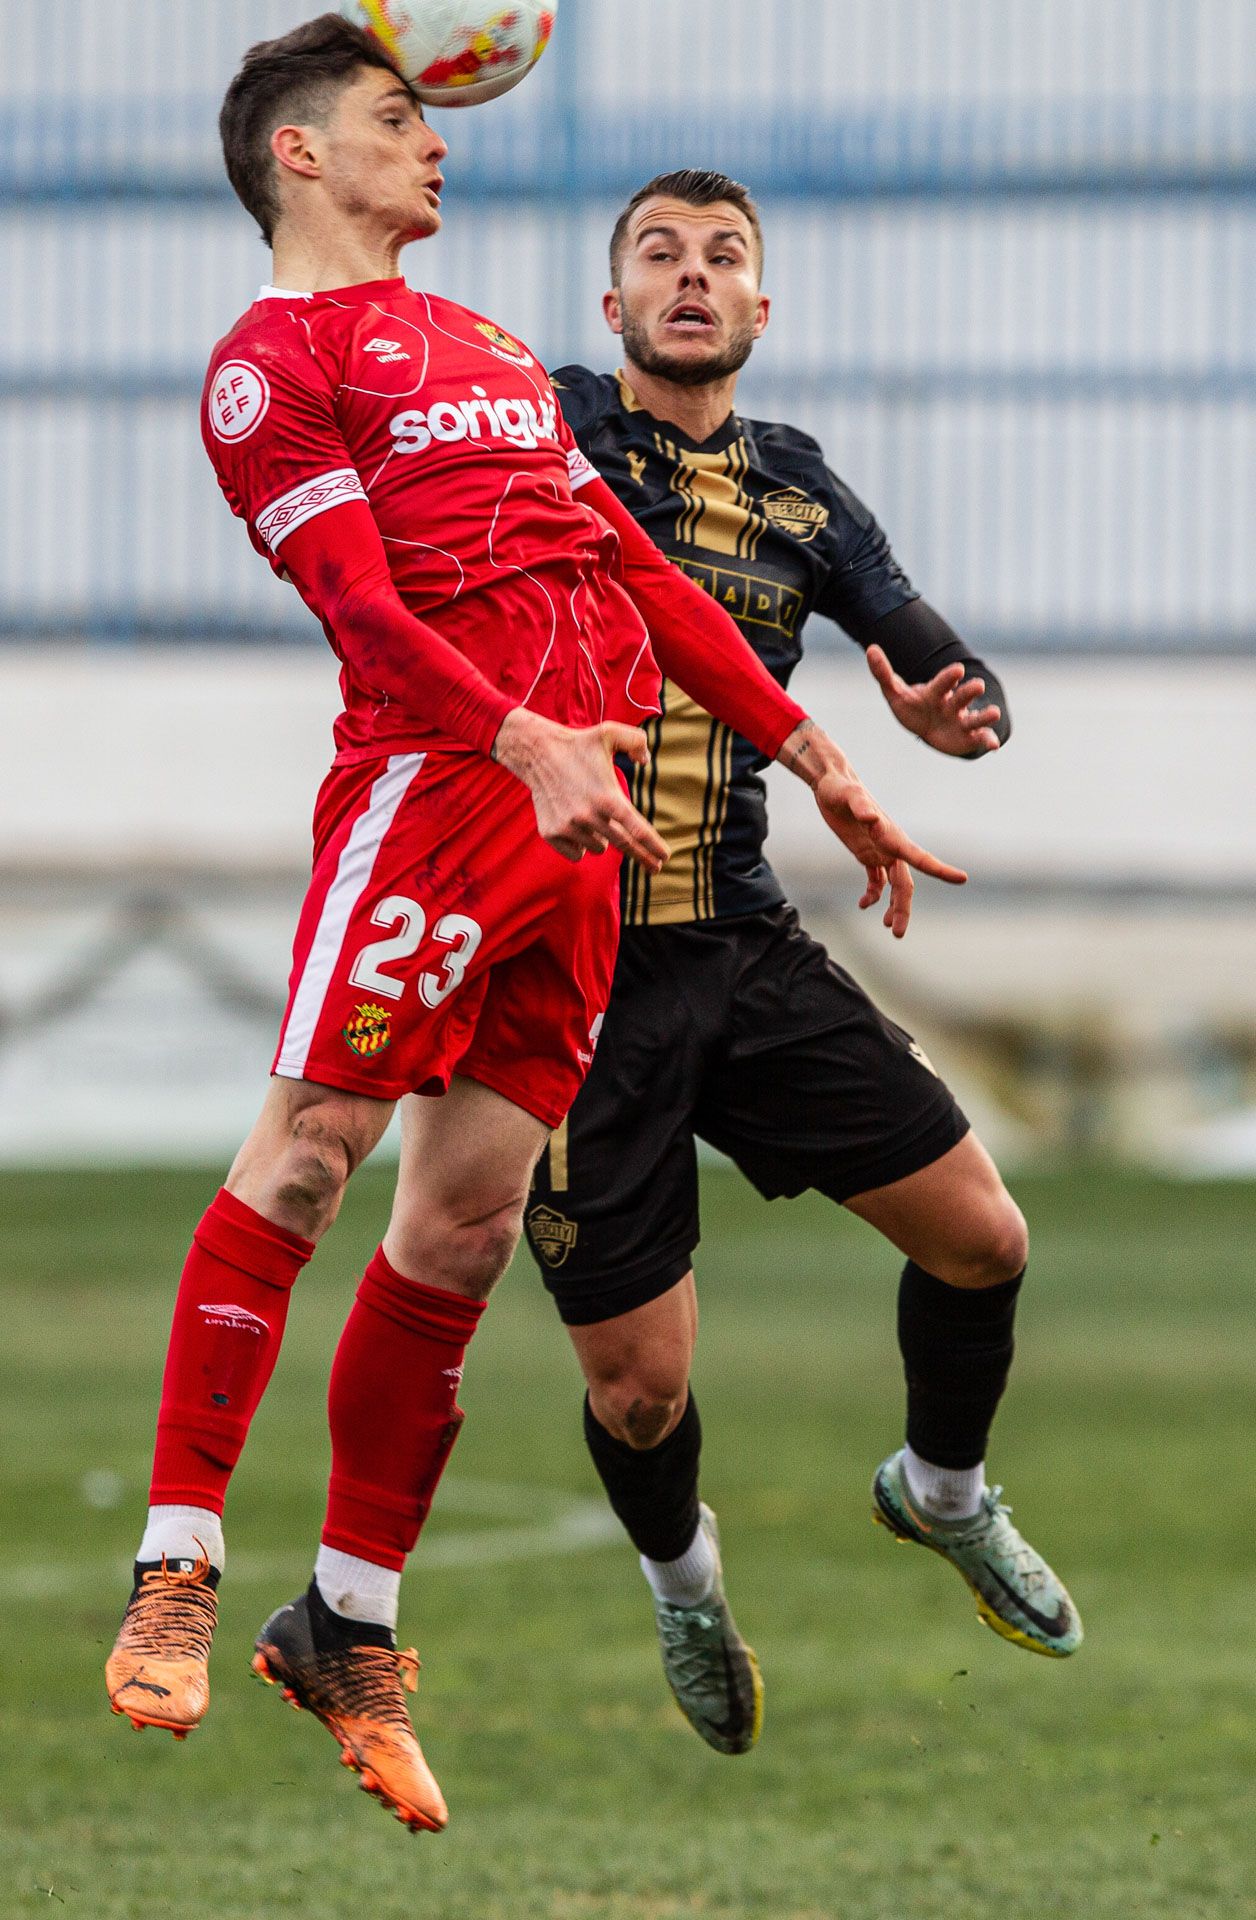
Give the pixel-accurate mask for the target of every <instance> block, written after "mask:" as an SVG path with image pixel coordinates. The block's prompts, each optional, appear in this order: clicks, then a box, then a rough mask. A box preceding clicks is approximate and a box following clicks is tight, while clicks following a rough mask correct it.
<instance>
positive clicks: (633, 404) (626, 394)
mask: <svg viewBox="0 0 1256 1920" xmlns="http://www.w3.org/2000/svg"><path fill="white" fill-rule="evenodd" d="M615 384H616V385H617V387H618V388H619V404H620V406H621V407H622V408H623V410H624V412H625V413H639V414H643V415H644V417H645V418H646V419H647V420H653V421H654V424H655V426H656V427H657V428H658V429H659V431H660V433H662V434H663V436H664V437H665V438H666V439H668V440H671V441H673V442H674V443H675V445H676V446H678V447H685V448H686V449H687V450H688V451H689V452H690V453H724V452H726V451H727V449H728V448H729V447H731V446H732V445H733V444H734V442H736V441H737V440H739V439H740V438H741V435H742V424H741V420H740V418H739V416H738V415H737V414H736V413H730V414H729V416H728V418H727V420H726V421H725V422H724V424H723V426H722V427H717V428H716V429H715V432H714V433H713V434H712V435H711V437H710V439H709V440H691V439H690V438H689V436H688V434H687V433H683V432H682V431H681V429H680V428H679V427H678V426H677V425H676V424H675V422H674V421H671V420H658V419H655V416H654V415H653V414H652V413H649V412H647V410H646V408H645V407H643V406H642V404H641V402H640V400H638V398H637V396H636V394H635V393H634V392H633V390H632V388H631V387H630V386H629V384H628V376H627V374H626V373H625V372H624V369H623V368H622V367H617V368H616V369H615Z"/></svg>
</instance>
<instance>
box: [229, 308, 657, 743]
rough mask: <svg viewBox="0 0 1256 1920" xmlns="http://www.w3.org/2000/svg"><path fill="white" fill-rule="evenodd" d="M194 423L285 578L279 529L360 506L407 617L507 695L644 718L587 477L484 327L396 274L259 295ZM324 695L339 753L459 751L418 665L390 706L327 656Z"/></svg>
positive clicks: (535, 370)
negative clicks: (404, 693)
mask: <svg viewBox="0 0 1256 1920" xmlns="http://www.w3.org/2000/svg"><path fill="white" fill-rule="evenodd" d="M202 432H203V435H204V439H205V445H206V448H207V449H208V452H209V455H210V458H211V460H212V461H213V463H214V468H215V471H216V472H217V475H218V480H219V484H220V485H221V487H222V490H223V492H224V493H225V495H226V497H227V500H228V502H229V504H230V506H231V509H232V511H233V513H235V514H237V515H238V516H239V517H240V518H241V519H243V520H244V521H246V522H247V524H248V528H249V533H250V536H251V538H252V541H253V544H254V546H255V547H256V548H257V549H258V551H259V552H260V553H262V554H264V555H265V556H266V558H267V559H268V560H269V561H270V564H271V566H272V567H273V568H274V569H275V571H276V573H278V574H279V575H280V576H281V577H282V576H283V572H284V561H283V544H284V541H285V539H286V538H287V537H288V536H289V535H290V534H292V533H293V532H295V530H296V529H297V528H298V527H301V526H304V525H305V524H306V523H307V522H308V521H310V520H312V519H314V518H315V517H316V516H317V515H319V514H322V513H325V512H327V511H329V510H330V509H331V508H333V507H337V506H340V505H341V504H343V503H345V502H348V501H365V502H366V503H367V504H368V505H369V507H370V509H371V512H372V514H373V516H374V519H375V522H376V525H377V526H378V528H379V531H380V534H381V535H382V537H383V541H384V546H385V551H386V554H387V559H388V567H389V571H390V573H391V575H392V580H393V584H394V585H395V587H396V589H397V592H398V594H399V595H400V597H401V600H402V601H403V603H404V605H405V607H406V608H407V609H408V611H409V612H410V613H412V614H414V615H416V616H417V617H418V618H420V619H421V620H423V621H424V622H425V623H426V624H427V625H428V626H430V627H431V628H433V629H435V631H436V632H437V633H438V634H439V635H440V637H441V638H442V639H443V640H445V641H447V642H448V643H449V644H450V645H451V646H453V647H455V648H456V649H457V650H458V651H459V652H460V653H461V654H463V655H464V656H465V657H466V659H467V660H468V661H470V662H471V664H472V665H473V666H474V667H476V668H477V669H478V670H479V672H480V673H481V674H482V675H483V676H484V678H485V679H486V680H487V681H489V682H490V684H491V685H492V686H493V687H494V688H497V689H499V690H500V692H501V693H502V694H503V695H504V696H505V697H506V698H507V699H508V700H509V702H510V704H511V705H524V706H527V707H529V708H531V709H532V711H533V712H536V713H541V714H544V715H545V716H546V717H548V718H550V719H553V720H558V721H561V722H563V723H564V724H566V725H568V726H592V725H596V724H597V723H598V722H599V721H602V720H627V721H630V722H633V723H636V722H639V721H640V720H642V719H643V718H644V717H646V716H647V715H649V714H651V713H654V712H656V711H657V707H658V698H657V696H658V687H659V676H658V671H657V669H656V667H655V664H654V660H653V657H652V655H651V652H650V647H649V640H648V636H647V634H646V629H645V626H644V624H643V622H642V619H641V616H640V614H639V613H638V612H637V610H636V607H635V606H634V605H633V602H632V601H631V600H630V599H629V597H628V595H627V593H626V592H625V591H624V589H623V587H622V586H621V585H620V584H619V578H618V576H619V573H620V546H619V540H618V538H617V536H616V534H615V533H614V532H613V531H612V530H611V529H610V528H609V527H608V525H607V523H606V521H605V520H604V519H603V518H602V517H601V515H600V514H598V513H596V512H595V511H594V510H593V509H592V508H590V507H585V506H582V505H581V504H580V502H579V500H578V498H577V494H578V491H579V489H580V488H581V487H582V486H584V485H586V484H587V483H588V482H590V481H593V480H596V478H597V475H596V473H595V471H594V469H593V468H592V467H591V466H590V465H589V463H588V461H587V460H586V459H585V457H584V455H583V454H582V453H581V452H580V450H579V448H578V447H577V446H576V443H575V440H574V438H573V436H572V434H571V432H570V429H569V428H568V426H567V424H566V422H565V420H564V419H563V417H562V413H561V411H560V409H559V405H558V401H557V399H556V398H555V395H554V391H553V389H552V387H551V386H550V383H549V380H548V378H547V376H546V374H545V371H544V369H543V368H542V367H541V366H540V365H539V364H538V362H537V361H536V359H535V358H534V357H533V355H532V354H531V353H530V352H529V351H528V349H527V347H525V346H524V345H523V344H522V343H521V342H520V341H518V340H516V339H514V338H513V337H512V336H511V335H510V334H508V333H505V332H504V331H503V330H502V329H501V328H500V327H498V326H495V325H494V324H493V322H492V321H489V320H485V319H483V318H481V316H480V315H478V314H475V313H471V312H469V311H468V310H467V309H466V308H465V307H459V306H456V305H455V304H454V303H453V302H452V301H449V300H442V299H439V298H438V297H436V296H435V295H432V294H427V293H417V292H413V291H412V290H411V289H410V288H409V287H408V286H407V285H406V283H405V281H404V280H381V281H373V282H369V283H367V284H364V285H362V286H356V287H345V288H341V289H339V290H337V291H335V292H332V293H317V294H309V295H307V294H291V293H279V292H276V291H274V290H266V291H265V292H264V293H263V295H262V297H261V298H260V299H259V300H258V301H257V302H256V303H255V304H254V305H253V306H252V307H250V309H249V311H248V312H247V313H246V314H245V315H244V316H243V318H242V319H240V320H239V321H237V323H236V325H235V326H234V327H233V328H232V330H231V332H230V333H229V334H227V335H226V337H225V338H224V339H223V340H222V341H220V342H219V344H218V346H217V347H216V348H215V350H214V353H213V356H212V358H211V361H210V368H209V375H208V378H207V380H206V383H205V392H204V396H203V402H202ZM326 631H327V637H328V639H329V640H330V642H331V644H332V646H333V648H335V649H336V651H337V653H338V654H339V653H340V651H341V650H340V648H339V647H338V646H337V639H336V634H335V632H334V631H333V630H332V629H331V627H330V626H327V627H326ZM341 690H342V694H343V698H344V706H345V711H344V713H343V714H342V715H341V717H340V718H339V720H338V721H337V723H336V745H337V748H338V750H339V756H338V757H339V758H340V759H341V760H357V759H362V758H365V757H368V756H373V755H378V754H381V753H389V754H391V753H395V752H397V751H398V750H399V749H407V750H408V749H413V748H416V747H418V748H422V747H426V746H434V745H446V746H448V745H450V744H455V743H453V742H451V740H450V736H449V735H448V734H447V733H445V732H442V730H441V729H440V727H439V726H437V725H436V723H435V722H434V721H432V720H430V719H428V718H426V717H425V713H424V698H423V685H422V670H421V666H420V665H419V664H418V663H417V662H416V684H415V688H414V699H413V702H411V703H407V705H406V707H405V708H404V709H403V708H402V707H401V706H400V705H398V704H397V703H396V702H395V701H390V700H389V699H388V697H387V695H386V694H385V693H383V692H381V690H380V689H378V688H373V687H372V686H370V685H369V684H367V683H366V681H365V680H364V679H363V678H361V677H360V670H359V671H358V672H355V670H354V669H353V668H352V667H351V666H350V665H349V664H348V663H347V662H344V660H343V656H342V672H341ZM458 744H460V743H458Z"/></svg>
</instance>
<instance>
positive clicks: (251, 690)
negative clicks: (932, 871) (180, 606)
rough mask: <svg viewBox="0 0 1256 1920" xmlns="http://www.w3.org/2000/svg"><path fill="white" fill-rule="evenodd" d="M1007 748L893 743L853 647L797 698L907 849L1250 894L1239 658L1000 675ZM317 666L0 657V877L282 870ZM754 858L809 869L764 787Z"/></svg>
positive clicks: (1252, 672) (807, 841) (318, 653)
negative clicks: (956, 752)
mask: <svg viewBox="0 0 1256 1920" xmlns="http://www.w3.org/2000/svg"><path fill="white" fill-rule="evenodd" d="M1007 683H1008V692H1009V697H1010V700H1011V703H1012V711H1013V716H1014V720H1015V728H1016V731H1015V734H1014V737H1013V740H1012V742H1011V744H1010V746H1009V747H1008V749H1007V751H1006V752H1005V753H1003V754H1002V755H999V756H995V757H994V758H991V759H989V760H986V761H984V762H982V763H981V764H979V765H969V764H967V763H963V762H956V761H949V760H947V759H945V758H943V757H941V756H939V755H937V754H934V753H931V752H929V751H928V749H926V748H923V747H921V746H920V745H919V744H918V743H917V742H916V741H915V740H913V739H911V738H910V737H909V736H908V735H906V734H904V733H902V731H901V730H900V729H898V728H897V727H896V726H895V724H894V722H893V720H892V719H891V717H890V715H889V714H888V711H886V710H885V708H884V706H883V703H882V701H881V696H880V694H879V692H878V690H877V688H876V687H875V685H874V684H873V682H872V680H871V678H870V676H869V675H868V674H867V672H866V669H865V668H864V666H863V663H862V659H861V657H860V656H859V654H858V653H857V652H856V650H855V649H854V648H851V649H850V651H849V653H848V654H847V655H845V656H839V657H838V658H836V659H832V658H828V657H825V658H820V659H817V660H814V661H812V662H810V663H808V664H806V665H805V666H804V668H803V670H802V672H801V673H800V675H799V678H798V680H797V682H796V689H797V691H798V694H799V697H800V698H801V699H802V700H803V701H804V702H805V703H806V704H807V705H808V706H809V707H810V708H811V710H812V711H814V712H815V713H816V715H817V716H818V717H820V718H822V719H823V721H824V723H825V724H826V725H827V727H828V728H829V731H830V732H832V733H833V734H834V735H835V736H836V737H837V738H838V739H839V740H840V741H842V742H843V744H844V745H845V746H846V747H847V748H848V750H849V752H850V753H851V755H852V758H853V759H854V761H855V764H856V765H857V766H858V768H859V770H860V772H861V773H862V775H863V776H864V778H865V779H866V780H867V781H868V782H869V784H870V785H871V786H872V788H873V790H874V791H875V792H876V793H877V795H878V797H879V798H881V799H882V800H883V802H884V803H885V805H887V806H888V807H890V809H891V810H892V811H893V812H895V813H896V814H897V815H898V817H899V818H900V819H901V820H902V821H903V822H904V823H905V824H909V825H910V826H911V828H912V829H913V831H914V832H915V833H916V835H917V837H919V838H924V839H926V840H928V841H930V842H932V843H934V844H936V845H937V847H938V848H939V850H940V851H943V852H945V853H946V854H947V855H948V856H950V857H953V858H955V859H957V860H960V861H962V862H966V863H968V864H969V865H970V866H971V868H972V870H973V873H974V875H975V876H980V874H981V872H982V871H983V870H989V871H991V872H995V873H1003V874H1009V873H1011V874H1025V873H1027V874H1031V875H1032V874H1034V873H1040V874H1041V875H1043V877H1044V879H1045V878H1046V877H1048V876H1050V875H1059V876H1062V877H1070V876H1078V875H1082V874H1090V875H1094V876H1103V875H1105V874H1108V875H1111V876H1112V878H1113V879H1114V880H1120V879H1129V878H1136V879H1140V880H1147V881H1152V882H1154V881H1155V880H1157V879H1161V878H1162V879H1164V880H1165V881H1166V882H1170V883H1172V882H1198V881H1200V880H1201V879H1209V880H1215V882H1216V884H1217V886H1218V889H1219V890H1224V888H1225V887H1226V886H1227V885H1228V884H1230V883H1232V882H1235V881H1237V882H1239V883H1242V884H1245V885H1247V886H1248V887H1256V746H1254V745H1253V743H1254V742H1256V664H1253V663H1246V662H1245V663H1234V664H1215V663H1214V664H1205V665H1193V664H1191V663H1190V662H1164V663H1153V662H1148V661H1146V660H1135V661H1131V662H1129V663H1128V664H1123V665H1118V666H1113V665H1110V664H1104V665H1091V664H1087V663H1085V662H1077V663H1073V662H1068V663H1064V664H1062V665H1052V664H1048V663H1045V662H1042V661H1032V662H1029V661H1022V662H1019V663H1017V662H1013V663H1011V664H1010V665H1009V666H1008V667H1007ZM337 709H338V694H337V688H336V669H335V662H334V661H333V659H332V657H331V654H330V653H329V652H328V651H326V650H325V649H314V648H311V649H310V650H309V651H308V652H307V651H305V650H302V649H294V650H293V651H292V652H284V651H278V652H269V651H261V652H258V653H252V654H251V653H248V652H245V651H234V650H228V651H221V652H214V651H210V652H206V651H205V650H203V649H199V648H198V649H187V650H183V651H171V650H164V649H144V650H141V651H139V652H122V653H117V654H114V653H110V652H107V651H100V652H94V653H93V652H68V653H66V652H59V651H57V650H52V651H48V650H46V649H43V648H40V649H38V650H33V649H32V650H31V651H30V652H29V653H27V654H25V655H22V654H19V653H16V652H0V867H9V868H21V869H25V870H27V871H45V872H47V871H55V870H76V869H82V868H83V867H85V866H87V867H95V866H98V865H101V864H104V865H110V866H119V867H124V868H125V867H142V866H144V865H146V864H155V865H160V866H172V867H175V868H179V867H185V868H192V869H196V868H227V869H237V868H238V869H239V870H241V871H249V870H253V871H267V870H272V869H275V868H288V869H289V870H291V871H293V872H297V871H300V869H301V868H302V866H303V865H304V863H305V861H306V858H307V851H308V836H309V818H310V811H311V805H312V800H313V794H314V790H315V787H316V785H317V782H318V780H319V779H320V778H321V776H322V774H323V772H324V771H325V769H326V765H327V763H328V760H329V757H330V751H331V723H332V720H333V718H334V716H335V713H336V711H337ZM772 807H773V819H774V823H775V824H774V831H773V841H772V844H773V849H774V851H779V856H780V858H781V859H782V861H783V862H784V863H785V864H787V865H789V866H791V867H792V868H794V869H795V870H807V869H810V868H814V866H815V864H816V862H817V860H820V859H822V858H824V857H825V855H826V853H827V849H826V847H825V844H824V840H823V836H822V835H821V834H818V833H817V829H816V826H815V823H814V818H813V814H814V809H813V808H812V805H811V802H810V798H809V796H808V795H807V794H806V792H805V791H804V790H803V789H802V788H800V787H799V786H798V784H797V783H796V782H794V781H791V780H789V779H788V778H787V777H786V776H784V775H781V774H779V773H774V775H773V801H772Z"/></svg>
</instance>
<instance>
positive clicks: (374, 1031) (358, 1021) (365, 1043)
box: [343, 1000, 392, 1060]
mask: <svg viewBox="0 0 1256 1920" xmlns="http://www.w3.org/2000/svg"><path fill="white" fill-rule="evenodd" d="M343 1032H344V1040H345V1045H346V1046H348V1047H350V1048H352V1050H353V1052H354V1053H356V1054H357V1055H358V1056H359V1057H360V1058H361V1059H363V1060H373V1059H374V1058H375V1056H376V1054H377V1053H383V1052H384V1050H385V1048H387V1047H389V1046H391V1045H392V1015H391V1013H389V1011H388V1008H387V1007H380V1006H377V1005H376V1004H375V1002H374V1001H373V1000H367V1001H365V1002H364V1003H363V1005H362V1006H360V1007H355V1008H354V1010H353V1014H352V1016H351V1018H350V1020H349V1024H348V1025H347V1026H346V1027H345V1028H344V1029H343Z"/></svg>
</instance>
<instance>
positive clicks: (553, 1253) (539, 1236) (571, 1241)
mask: <svg viewBox="0 0 1256 1920" xmlns="http://www.w3.org/2000/svg"><path fill="white" fill-rule="evenodd" d="M528 1231H529V1233H530V1234H531V1235H532V1244H533V1245H534V1246H535V1248H536V1250H537V1252H538V1253H539V1254H540V1256H541V1258H542V1260H544V1262H545V1264H546V1266H547V1267H561V1266H563V1265H564V1264H565V1262H566V1259H567V1256H568V1254H569V1253H570V1252H571V1251H572V1249H573V1247H574V1246H575V1244H576V1241H577V1240H578V1239H579V1238H580V1229H579V1227H578V1226H577V1225H576V1223H575V1221H574V1220H568V1218H567V1217H566V1215H565V1214H562V1213H555V1211H554V1209H553V1207H533V1209H532V1211H531V1213H530V1214H529V1215H528Z"/></svg>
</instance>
